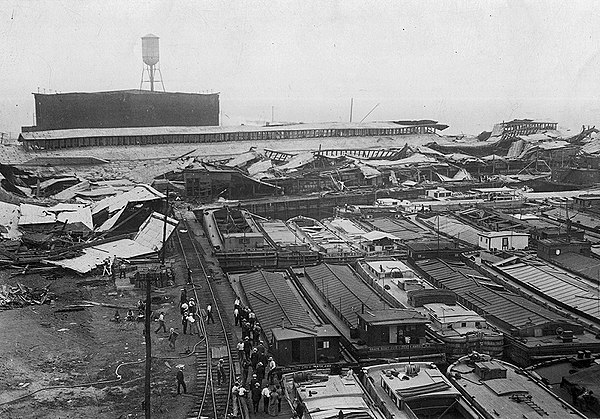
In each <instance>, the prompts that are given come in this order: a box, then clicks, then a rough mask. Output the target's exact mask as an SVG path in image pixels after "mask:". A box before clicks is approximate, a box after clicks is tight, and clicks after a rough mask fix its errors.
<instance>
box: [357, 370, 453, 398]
mask: <svg viewBox="0 0 600 419" xmlns="http://www.w3.org/2000/svg"><path fill="white" fill-rule="evenodd" d="M409 365H411V366H412V367H410V368H412V369H414V370H416V371H418V373H417V374H416V375H415V376H411V377H407V378H409V379H402V377H404V376H408V374H407V368H408V366H409ZM432 365H433V364H426V363H423V362H412V363H395V364H385V365H374V366H372V367H364V368H363V371H365V373H366V374H367V375H368V376H369V378H372V379H373V383H374V385H376V386H381V382H382V381H383V382H384V383H385V384H386V385H387V387H388V388H390V389H391V391H393V392H394V393H395V394H396V396H397V397H399V398H400V399H409V398H412V397H416V396H422V397H428V396H430V397H438V396H439V397H444V396H446V397H448V396H451V397H459V395H460V393H459V392H458V390H457V389H455V388H454V387H452V385H451V384H450V382H449V381H448V379H447V378H446V377H445V376H444V373H443V372H442V371H440V370H439V369H437V368H436V367H435V366H433V367H432ZM390 402H391V400H390ZM392 404H394V403H392Z"/></svg>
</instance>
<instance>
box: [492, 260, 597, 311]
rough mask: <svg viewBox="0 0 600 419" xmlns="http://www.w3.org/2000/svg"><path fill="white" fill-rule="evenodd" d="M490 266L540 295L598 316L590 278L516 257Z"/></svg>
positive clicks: (537, 261) (540, 262)
mask: <svg viewBox="0 0 600 419" xmlns="http://www.w3.org/2000/svg"><path fill="white" fill-rule="evenodd" d="M588 263H589V261H588ZM494 266H495V267H496V269H498V270H500V271H501V272H502V273H504V274H505V275H507V276H509V277H510V278H512V279H513V280H515V281H517V282H519V283H521V284H524V285H526V286H528V287H531V288H533V289H535V290H536V291H537V292H538V293H540V294H542V295H544V296H547V297H549V298H552V299H554V300H556V301H558V302H560V303H563V304H566V305H567V306H570V307H572V308H574V309H576V310H579V311H581V312H583V313H585V314H588V315H590V316H594V317H599V316H600V304H599V300H598V299H599V298H600V292H599V289H598V287H597V286H596V285H595V284H592V282H591V281H588V280H585V279H583V278H581V277H578V276H576V275H574V274H572V273H570V272H567V271H565V270H564V269H560V268H559V267H557V266H553V265H551V264H549V263H547V262H545V261H542V260H539V259H535V260H523V259H518V260H517V262H516V263H511V264H506V265H501V263H499V264H495V265H494Z"/></svg>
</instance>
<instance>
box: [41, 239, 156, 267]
mask: <svg viewBox="0 0 600 419" xmlns="http://www.w3.org/2000/svg"><path fill="white" fill-rule="evenodd" d="M151 253H153V250H152V249H149V248H147V247H144V246H142V245H140V244H139V243H136V242H135V241H133V240H130V239H122V240H117V241H114V242H110V243H104V244H100V245H98V246H94V247H89V248H87V249H84V250H83V255H81V256H78V257H75V258H72V259H63V260H55V261H47V262H48V263H50V264H52V265H57V266H62V267H63V268H66V269H72V270H74V271H76V272H79V273H83V274H85V273H88V272H90V271H91V270H92V269H94V268H95V267H96V266H100V265H102V264H103V263H104V260H105V259H106V258H111V259H114V258H115V257H118V258H120V259H132V258H136V257H141V256H145V255H149V254H151Z"/></svg>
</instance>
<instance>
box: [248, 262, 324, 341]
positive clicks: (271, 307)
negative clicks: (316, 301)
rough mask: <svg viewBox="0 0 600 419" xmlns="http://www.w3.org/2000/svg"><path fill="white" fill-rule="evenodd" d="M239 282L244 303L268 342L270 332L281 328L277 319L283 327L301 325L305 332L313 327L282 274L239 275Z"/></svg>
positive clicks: (260, 272)
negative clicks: (258, 323)
mask: <svg viewBox="0 0 600 419" xmlns="http://www.w3.org/2000/svg"><path fill="white" fill-rule="evenodd" d="M239 279H240V284H241V286H242V289H243V290H244V293H245V294H246V298H247V299H248V303H249V304H250V307H251V308H252V310H253V311H254V313H256V318H257V319H258V321H259V322H260V324H261V326H262V328H263V330H264V331H265V334H266V335H267V337H268V339H269V340H271V330H273V329H275V328H278V327H281V322H282V320H281V319H284V322H285V325H286V326H291V325H295V326H303V327H304V328H305V329H308V330H311V329H313V328H314V327H315V323H314V322H313V321H312V319H311V317H310V316H308V315H307V314H306V313H305V311H304V308H303V307H304V306H303V305H302V304H301V302H300V301H299V300H298V297H297V294H296V292H294V291H293V290H292V289H291V288H290V286H289V284H288V282H287V281H286V279H285V276H284V275H283V274H282V273H280V272H268V271H263V270H260V271H256V272H251V273H248V274H243V275H240V277H239Z"/></svg>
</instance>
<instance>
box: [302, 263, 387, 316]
mask: <svg viewBox="0 0 600 419" xmlns="http://www.w3.org/2000/svg"><path fill="white" fill-rule="evenodd" d="M305 272H306V276H307V277H308V278H309V279H310V280H311V281H312V282H313V284H314V285H315V287H317V289H318V290H319V291H320V292H321V293H322V294H323V296H324V297H325V298H326V299H327V300H329V302H330V303H331V305H332V306H333V307H335V308H336V309H337V310H338V311H339V312H340V313H341V316H342V317H343V319H344V320H346V322H347V323H348V324H350V325H356V324H357V314H358V313H360V311H361V309H362V308H363V306H364V309H365V310H369V311H374V310H380V309H384V308H388V307H389V306H388V304H387V303H385V302H384V301H382V300H381V299H380V298H379V296H378V295H377V294H376V293H375V291H373V290H372V289H371V288H370V287H369V286H368V285H367V284H365V283H364V282H363V281H362V280H361V279H360V278H359V277H358V276H357V275H356V273H355V272H354V270H353V269H351V268H350V267H349V266H347V265H328V264H321V265H317V266H307V267H306V268H305Z"/></svg>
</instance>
